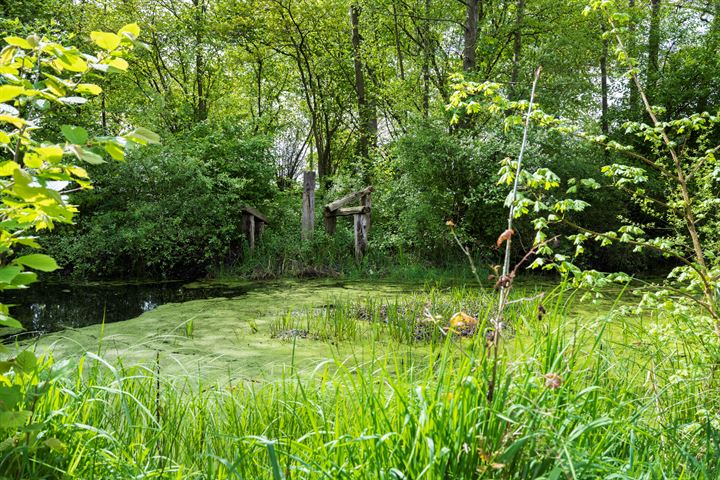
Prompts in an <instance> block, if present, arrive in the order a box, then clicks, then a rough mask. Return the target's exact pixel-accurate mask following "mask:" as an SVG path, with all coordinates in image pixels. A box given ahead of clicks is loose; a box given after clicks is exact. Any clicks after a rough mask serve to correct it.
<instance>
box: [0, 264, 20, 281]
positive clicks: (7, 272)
mask: <svg viewBox="0 0 720 480" xmlns="http://www.w3.org/2000/svg"><path fill="white" fill-rule="evenodd" d="M20 272H22V268H20V267H17V266H14V265H9V266H6V267H2V268H0V283H7V284H8V285H10V284H12V282H13V280H14V279H15V277H16V276H17V275H18V274H19V273H20Z"/></svg>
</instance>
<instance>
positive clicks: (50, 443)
mask: <svg viewBox="0 0 720 480" xmlns="http://www.w3.org/2000/svg"><path fill="white" fill-rule="evenodd" d="M43 444H44V445H45V446H46V447H48V448H49V449H50V450H53V451H55V452H58V453H65V452H66V451H67V446H66V445H65V444H64V443H63V442H61V441H60V440H58V439H57V438H55V437H51V438H48V439H47V440H45V441H44V442H43Z"/></svg>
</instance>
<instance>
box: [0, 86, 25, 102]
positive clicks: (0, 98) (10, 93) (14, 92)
mask: <svg viewBox="0 0 720 480" xmlns="http://www.w3.org/2000/svg"><path fill="white" fill-rule="evenodd" d="M24 91H25V89H24V88H23V87H19V86H17V85H0V102H7V101H8V100H12V99H13V98H15V97H17V96H18V95H21V94H22V93H23V92H24Z"/></svg>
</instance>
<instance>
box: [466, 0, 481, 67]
mask: <svg viewBox="0 0 720 480" xmlns="http://www.w3.org/2000/svg"><path fill="white" fill-rule="evenodd" d="M479 4H480V0H465V7H466V8H465V12H466V16H465V32H464V33H465V36H464V46H463V70H465V71H466V72H474V71H475V69H476V68H477V58H476V50H477V37H478V21H479V19H480V8H479Z"/></svg>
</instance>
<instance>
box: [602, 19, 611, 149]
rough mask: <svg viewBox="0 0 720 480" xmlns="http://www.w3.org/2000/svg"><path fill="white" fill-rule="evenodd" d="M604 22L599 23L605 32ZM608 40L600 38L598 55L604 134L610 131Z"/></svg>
mask: <svg viewBox="0 0 720 480" xmlns="http://www.w3.org/2000/svg"><path fill="white" fill-rule="evenodd" d="M605 30H606V28H605V23H602V24H601V31H602V33H603V34H604V33H605ZM607 61H608V41H607V39H606V38H603V39H602V54H601V55H600V93H601V108H602V113H601V117H600V124H601V128H602V132H603V134H604V135H608V134H609V133H610V123H609V119H608V71H607Z"/></svg>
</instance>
